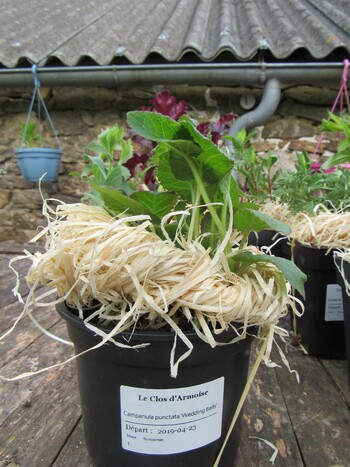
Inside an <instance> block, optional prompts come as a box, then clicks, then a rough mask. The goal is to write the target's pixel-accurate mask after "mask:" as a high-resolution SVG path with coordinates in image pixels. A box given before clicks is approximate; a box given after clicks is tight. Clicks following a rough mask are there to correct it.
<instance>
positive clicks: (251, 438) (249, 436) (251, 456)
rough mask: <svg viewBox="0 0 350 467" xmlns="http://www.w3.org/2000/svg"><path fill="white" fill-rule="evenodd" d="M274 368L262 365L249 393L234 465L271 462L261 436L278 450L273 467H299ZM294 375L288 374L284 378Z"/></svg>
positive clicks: (243, 466) (270, 452) (256, 466)
mask: <svg viewBox="0 0 350 467" xmlns="http://www.w3.org/2000/svg"><path fill="white" fill-rule="evenodd" d="M276 371H279V368H278V369H277V370H275V369H273V368H268V367H266V366H265V365H264V364H262V365H261V366H260V368H259V370H258V373H257V375H256V378H255V381H254V382H253V385H252V387H251V390H250V393H249V395H248V398H247V401H246V405H245V409H244V415H243V424H242V436H241V443H240V447H239V451H238V455H237V459H236V461H235V464H234V467H247V466H254V467H263V466H267V465H271V463H270V458H271V456H272V455H273V453H274V449H272V448H271V447H270V446H269V445H268V444H267V443H265V442H263V441H261V440H259V439H257V438H262V439H265V440H266V441H269V442H270V443H272V444H273V445H274V446H276V448H277V449H278V455H277V457H276V460H275V463H274V467H290V466H293V467H302V466H303V465H304V464H303V461H302V458H301V456H300V453H299V447H298V443H297V441H296V438H295V435H294V432H293V427H292V426H291V422H290V418H289V414H288V411H287V408H286V406H285V403H284V399H283V394H282V392H281V390H280V387H279V384H278V381H277V377H276ZM293 378H295V377H294V376H292V375H288V377H287V379H288V380H291V379H293Z"/></svg>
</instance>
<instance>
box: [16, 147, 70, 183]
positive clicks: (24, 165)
mask: <svg viewBox="0 0 350 467" xmlns="http://www.w3.org/2000/svg"><path fill="white" fill-rule="evenodd" d="M15 154H16V156H17V160H18V164H19V168H20V170H21V173H22V175H23V177H24V178H25V179H26V180H28V181H29V182H37V181H39V180H40V179H41V177H42V176H43V175H44V174H45V176H44V178H43V181H44V182H54V181H55V180H56V178H57V176H58V173H59V168H60V161H61V156H62V149H59V148H19V149H16V150H15Z"/></svg>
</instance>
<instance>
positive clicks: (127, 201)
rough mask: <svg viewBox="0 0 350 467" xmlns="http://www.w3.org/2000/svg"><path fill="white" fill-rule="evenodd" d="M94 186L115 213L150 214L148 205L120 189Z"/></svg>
mask: <svg viewBox="0 0 350 467" xmlns="http://www.w3.org/2000/svg"><path fill="white" fill-rule="evenodd" d="M92 187H93V188H94V189H95V190H96V191H97V192H98V193H100V195H101V197H102V199H103V201H104V203H105V205H106V207H107V208H108V209H110V210H112V211H114V212H115V214H120V213H123V212H127V213H128V214H132V215H139V214H148V215H150V211H149V210H148V209H147V208H146V206H144V205H143V204H141V203H139V202H138V201H136V200H134V199H132V198H130V197H129V196H126V195H124V194H123V193H120V191H117V190H112V189H111V188H104V187H101V186H96V185H94V184H92Z"/></svg>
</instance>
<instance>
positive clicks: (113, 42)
mask: <svg viewBox="0 0 350 467" xmlns="http://www.w3.org/2000/svg"><path fill="white" fill-rule="evenodd" d="M349 18H350V1H349V0H54V1H52V0H1V2H0V64H2V65H3V66H4V67H11V68H12V67H16V66H21V65H26V64H28V63H35V64H38V65H40V66H45V65H51V64H53V63H54V64H57V63H59V64H64V65H69V66H75V65H78V64H84V63H95V64H98V65H110V64H113V63H121V62H123V61H124V63H126V62H131V63H135V64H139V63H144V62H146V61H149V60H150V59H152V60H154V61H158V62H159V61H162V60H163V61H164V60H165V61H169V62H176V61H180V60H186V59H187V57H188V56H189V55H190V56H191V57H192V59H193V56H194V55H193V54H195V55H196V56H197V57H198V59H199V60H202V61H213V60H216V59H219V60H220V58H222V57H223V56H225V57H226V58H227V57H229V60H230V61H249V60H253V59H257V58H258V54H259V51H261V50H266V51H267V53H268V54H270V56H271V57H272V58H275V59H278V60H283V59H287V58H289V57H292V56H293V54H294V55H295V54H296V53H298V51H299V52H300V53H301V54H302V55H306V56H309V57H310V58H313V59H325V58H327V57H328V56H329V55H330V54H332V53H333V52H335V51H339V52H340V53H343V54H345V56H346V54H349V52H350V20H349Z"/></svg>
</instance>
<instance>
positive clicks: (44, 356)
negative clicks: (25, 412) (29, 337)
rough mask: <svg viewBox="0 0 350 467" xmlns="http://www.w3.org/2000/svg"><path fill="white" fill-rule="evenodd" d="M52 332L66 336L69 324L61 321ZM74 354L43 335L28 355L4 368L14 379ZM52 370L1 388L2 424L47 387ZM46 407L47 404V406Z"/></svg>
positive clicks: (31, 347) (69, 348) (0, 419)
mask: <svg viewBox="0 0 350 467" xmlns="http://www.w3.org/2000/svg"><path fill="white" fill-rule="evenodd" d="M52 332H54V333H55V334H56V335H58V336H60V337H66V333H67V331H66V325H65V323H64V322H63V321H62V320H60V321H59V323H58V324H57V325H56V326H54V327H53V328H52ZM71 355H73V348H72V347H70V346H67V345H64V344H62V343H60V342H57V341H54V340H52V339H50V338H49V337H47V336H44V335H42V336H41V337H40V338H38V339H36V340H35V341H34V342H33V344H32V345H30V346H29V347H28V348H27V349H26V351H25V352H22V353H20V354H19V355H18V356H17V357H16V358H15V359H14V360H12V361H11V362H10V363H8V364H7V365H5V366H4V367H3V368H2V369H1V374H2V376H4V377H8V378H11V377H14V376H17V375H19V374H21V373H24V372H27V371H36V370H39V369H41V368H45V367H47V366H50V365H53V364H55V363H60V362H63V361H65V360H66V359H67V358H69V357H70V356H71ZM51 374H52V371H48V372H43V373H41V374H39V375H36V376H33V377H29V378H25V379H22V380H19V381H16V382H5V383H3V384H1V385H0V423H2V422H3V421H4V420H5V419H6V418H7V417H9V416H10V415H11V414H13V413H14V412H15V411H16V410H17V409H18V408H19V407H20V406H21V405H22V404H24V403H25V401H26V400H27V399H28V398H30V396H31V393H32V391H34V390H35V389H36V388H37V387H39V386H45V384H46V383H47V382H49V381H50V379H51ZM44 405H45V404H44Z"/></svg>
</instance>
